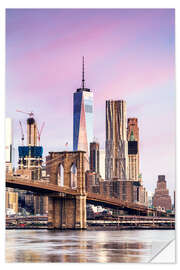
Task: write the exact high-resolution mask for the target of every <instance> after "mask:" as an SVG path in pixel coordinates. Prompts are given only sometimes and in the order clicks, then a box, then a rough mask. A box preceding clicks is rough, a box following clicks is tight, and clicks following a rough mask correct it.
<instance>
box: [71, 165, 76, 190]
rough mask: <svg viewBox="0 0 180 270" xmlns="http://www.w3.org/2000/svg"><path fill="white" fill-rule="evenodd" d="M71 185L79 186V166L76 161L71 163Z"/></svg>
mask: <svg viewBox="0 0 180 270" xmlns="http://www.w3.org/2000/svg"><path fill="white" fill-rule="evenodd" d="M71 187H72V188H77V166H76V164H75V163H73V164H72V165H71Z"/></svg>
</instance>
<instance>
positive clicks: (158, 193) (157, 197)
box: [153, 175, 172, 210]
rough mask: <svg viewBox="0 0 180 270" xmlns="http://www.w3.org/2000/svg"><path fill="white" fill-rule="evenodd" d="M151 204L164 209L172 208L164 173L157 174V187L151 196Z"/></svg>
mask: <svg viewBox="0 0 180 270" xmlns="http://www.w3.org/2000/svg"><path fill="white" fill-rule="evenodd" d="M153 206H154V207H156V208H159V207H160V208H164V209H165V210H171V209H172V204H171V197H170V196H169V190H168V189H167V187H166V180H165V175H158V181H157V188H156V189H155V193H154V196H153Z"/></svg>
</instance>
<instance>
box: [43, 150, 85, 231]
mask: <svg viewBox="0 0 180 270" xmlns="http://www.w3.org/2000/svg"><path fill="white" fill-rule="evenodd" d="M49 154H50V160H49V166H50V183H51V184H53V185H60V186H62V187H63V188H64V189H67V190H69V191H70V192H69V193H70V194H65V193H63V192H62V193H57V194H53V195H50V196H49V200H48V227H49V229H86V191H85V169H84V163H85V152H84V151H74V152H66V151H64V152H50V153H49ZM71 191H72V194H71Z"/></svg>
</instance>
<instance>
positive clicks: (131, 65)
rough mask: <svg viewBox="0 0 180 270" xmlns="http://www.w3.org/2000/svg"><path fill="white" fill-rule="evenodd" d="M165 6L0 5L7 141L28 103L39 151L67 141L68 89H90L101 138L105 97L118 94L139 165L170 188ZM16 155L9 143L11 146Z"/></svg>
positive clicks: (170, 62)
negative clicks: (132, 121)
mask: <svg viewBox="0 0 180 270" xmlns="http://www.w3.org/2000/svg"><path fill="white" fill-rule="evenodd" d="M174 17H175V14H174V10H173V9H32V10H31V9H28V10H25V9H14V10H13V9H11V10H10V9H9V10H7V12H6V116H7V117H11V118H12V119H13V132H14V134H13V135H14V147H15V148H16V150H17V146H18V145H20V144H21V132H20V127H19V123H18V121H19V120H21V121H22V122H23V124H24V131H26V130H25V129H26V126H25V123H26V115H25V114H21V113H18V112H16V109H19V110H22V111H26V112H30V111H33V112H34V114H35V118H36V119H37V122H38V124H39V125H41V124H42V122H43V121H45V127H44V130H43V133H42V137H41V143H42V145H43V146H44V154H45V155H46V154H47V153H48V151H58V150H64V149H65V143H66V142H69V150H71V149H72V143H73V93H74V92H75V91H76V89H77V88H79V87H80V86H81V72H82V71H81V66H82V56H84V57H85V80H86V86H87V87H88V88H90V89H91V91H93V93H94V136H95V137H96V138H97V139H98V141H99V142H100V145H101V148H104V144H105V101H106V100H107V99H118V100H121V99H123V100H126V102H127V117H137V118H138V121H139V132H140V171H141V173H142V176H143V183H144V186H145V187H146V188H147V189H148V190H149V191H154V188H155V187H156V182H157V176H158V175H159V174H165V175H166V180H167V185H168V188H169V189H170V194H171V195H172V193H173V190H174V188H175V55H174V53H175V48H174V47H175V45H174V42H175V41H174V38H175V37H174V35H175V34H174V32H175V29H174V28H175V23H174ZM16 156H17V151H16Z"/></svg>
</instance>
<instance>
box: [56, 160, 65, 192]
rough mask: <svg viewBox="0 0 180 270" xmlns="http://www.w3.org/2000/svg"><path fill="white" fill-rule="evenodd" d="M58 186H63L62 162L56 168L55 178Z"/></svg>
mask: <svg viewBox="0 0 180 270" xmlns="http://www.w3.org/2000/svg"><path fill="white" fill-rule="evenodd" d="M57 184H58V186H61V187H63V186H64V167H63V165H62V164H60V166H59V169H58V179H57Z"/></svg>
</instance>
